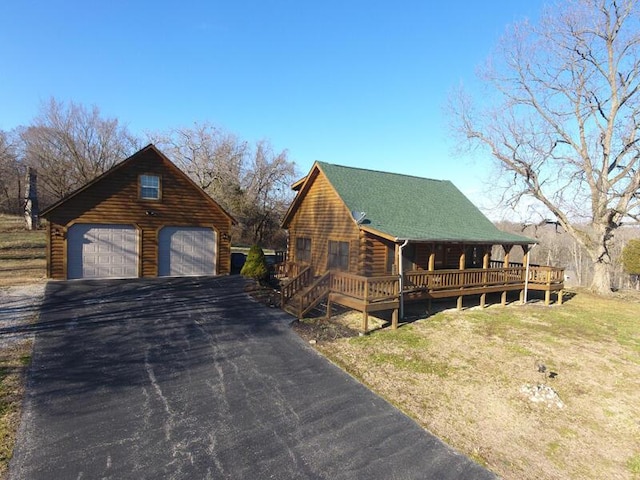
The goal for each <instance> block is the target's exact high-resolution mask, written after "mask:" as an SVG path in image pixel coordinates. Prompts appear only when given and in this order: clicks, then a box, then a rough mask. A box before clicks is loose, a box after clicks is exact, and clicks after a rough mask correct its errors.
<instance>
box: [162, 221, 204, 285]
mask: <svg viewBox="0 0 640 480" xmlns="http://www.w3.org/2000/svg"><path fill="white" fill-rule="evenodd" d="M215 259H216V241H215V232H214V231H213V229H211V228H202V227H164V228H163V229H162V230H160V235H159V238H158V275H160V276H170V277H183V276H192V275H215V273H216V261H215Z"/></svg>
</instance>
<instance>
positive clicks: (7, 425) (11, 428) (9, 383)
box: [0, 340, 33, 479]
mask: <svg viewBox="0 0 640 480" xmlns="http://www.w3.org/2000/svg"><path fill="white" fill-rule="evenodd" d="M32 347H33V341H31V340H25V341H22V342H18V343H14V344H12V345H11V346H8V347H3V348H2V349H0V479H5V478H7V474H8V467H9V461H10V460H11V457H12V455H13V446H14V443H15V437H16V432H17V430H18V426H19V425H20V413H21V407H22V398H23V396H24V380H25V375H26V370H27V368H28V365H29V362H30V360H31V349H32Z"/></svg>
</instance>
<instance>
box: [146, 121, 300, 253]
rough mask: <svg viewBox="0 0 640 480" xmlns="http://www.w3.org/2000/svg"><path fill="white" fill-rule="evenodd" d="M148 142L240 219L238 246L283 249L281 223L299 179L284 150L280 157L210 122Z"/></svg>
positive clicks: (236, 232) (263, 145)
mask: <svg viewBox="0 0 640 480" xmlns="http://www.w3.org/2000/svg"><path fill="white" fill-rule="evenodd" d="M148 137H149V139H150V140H151V141H152V142H153V143H155V144H157V145H158V147H159V148H160V149H162V150H163V151H164V152H165V153H166V154H167V156H168V157H169V158H171V159H172V160H173V161H174V162H175V163H176V165H178V166H179V167H180V168H181V169H182V170H183V171H184V172H186V173H187V174H188V175H189V176H190V177H191V178H192V179H193V180H194V181H195V182H196V183H197V184H198V185H200V187H202V188H203V189H204V190H205V191H206V192H207V193H208V194H209V195H211V197H212V198H214V199H215V200H216V201H217V202H218V203H219V204H220V205H221V206H222V207H224V208H225V209H226V210H227V211H229V213H231V214H232V215H233V216H234V217H235V218H236V219H237V220H238V222H239V224H238V225H237V226H236V227H235V228H234V241H236V242H240V243H248V244H260V245H263V246H281V245H278V244H279V243H282V240H283V238H282V237H281V236H279V235H278V234H279V232H281V229H280V221H281V219H282V217H283V215H284V213H285V212H286V209H287V206H288V204H289V202H290V200H291V194H290V188H289V185H290V184H291V183H292V181H293V180H294V177H295V163H293V162H291V161H290V160H289V159H288V154H287V151H286V150H285V151H282V152H279V153H276V152H274V151H273V147H272V146H271V144H270V143H269V142H268V141H266V140H262V141H259V142H257V143H256V145H255V147H254V148H252V147H250V146H249V145H248V144H247V142H245V141H241V140H240V139H238V138H237V137H236V136H235V135H233V134H231V133H229V132H226V131H224V130H223V129H221V128H219V127H216V126H214V125H212V124H210V123H204V124H195V125H194V126H193V127H191V128H174V129H172V130H169V131H168V132H165V133H151V134H148Z"/></svg>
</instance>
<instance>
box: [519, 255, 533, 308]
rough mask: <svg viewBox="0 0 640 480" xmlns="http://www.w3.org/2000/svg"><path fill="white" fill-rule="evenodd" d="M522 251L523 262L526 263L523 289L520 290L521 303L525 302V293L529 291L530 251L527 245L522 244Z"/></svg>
mask: <svg viewBox="0 0 640 480" xmlns="http://www.w3.org/2000/svg"><path fill="white" fill-rule="evenodd" d="M522 252H523V253H524V258H523V260H524V264H525V265H526V267H525V271H524V290H523V291H522V297H523V298H522V301H521V303H522V304H526V303H527V295H528V291H529V256H530V255H529V254H530V253H531V249H530V248H529V245H522Z"/></svg>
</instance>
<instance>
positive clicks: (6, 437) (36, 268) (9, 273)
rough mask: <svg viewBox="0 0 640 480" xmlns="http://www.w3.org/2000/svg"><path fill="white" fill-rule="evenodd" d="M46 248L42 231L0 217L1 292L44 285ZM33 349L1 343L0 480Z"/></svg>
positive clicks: (22, 342)
mask: <svg viewBox="0 0 640 480" xmlns="http://www.w3.org/2000/svg"><path fill="white" fill-rule="evenodd" d="M45 246H46V237H45V232H44V230H38V231H27V230H25V227H24V220H23V219H22V217H18V216H12V215H3V214H0V290H3V289H5V288H6V287H10V286H16V285H27V284H33V283H42V282H44V281H45V276H46V254H45ZM0 293H1V292H0ZM0 297H1V295H0ZM3 306H4V305H2V304H0V311H1V309H2V307H3ZM30 320H31V321H35V320H36V318H32V319H30ZM32 346H33V341H32V340H30V339H23V340H18V341H4V339H0V479H5V478H7V475H8V466H9V461H10V460H11V456H12V453H13V446H14V443H15V435H16V431H17V429H18V425H19V423H20V414H21V407H22V398H23V396H24V380H25V373H26V369H27V368H28V365H29V362H30V359H31V350H32Z"/></svg>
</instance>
